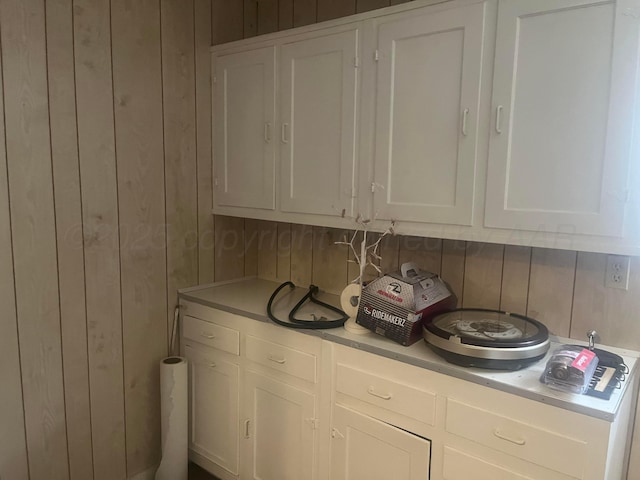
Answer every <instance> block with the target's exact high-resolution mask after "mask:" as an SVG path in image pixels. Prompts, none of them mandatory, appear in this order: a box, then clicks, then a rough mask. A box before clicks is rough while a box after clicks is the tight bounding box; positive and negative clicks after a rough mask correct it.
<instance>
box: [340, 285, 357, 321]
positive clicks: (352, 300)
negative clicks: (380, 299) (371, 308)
mask: <svg viewBox="0 0 640 480" xmlns="http://www.w3.org/2000/svg"><path fill="white" fill-rule="evenodd" d="M360 291H361V289H360V285H358V284H357V283H350V284H349V285H347V286H346V287H345V289H344V290H342V293H341V294H340V306H341V307H342V310H343V311H344V313H346V314H347V315H349V316H350V317H356V316H357V315H358V304H359V303H360Z"/></svg>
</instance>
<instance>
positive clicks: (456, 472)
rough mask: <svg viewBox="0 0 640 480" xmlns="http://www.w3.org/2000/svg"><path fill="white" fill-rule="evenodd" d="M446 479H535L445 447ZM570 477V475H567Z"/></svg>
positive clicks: (444, 469) (444, 473) (444, 472)
mask: <svg viewBox="0 0 640 480" xmlns="http://www.w3.org/2000/svg"><path fill="white" fill-rule="evenodd" d="M442 478H443V479H444V480H469V479H470V478H473V480H497V479H500V480H533V478H532V477H530V476H524V475H521V474H519V473H516V472H514V471H512V470H508V469H506V468H503V467H501V466H498V465H494V464H493V463H489V462H486V461H484V460H481V459H479V458H477V457H473V456H471V455H467V454H466V453H463V452H460V451H458V450H455V449H453V448H449V447H445V448H444V464H443V473H442ZM567 478H568V477H567Z"/></svg>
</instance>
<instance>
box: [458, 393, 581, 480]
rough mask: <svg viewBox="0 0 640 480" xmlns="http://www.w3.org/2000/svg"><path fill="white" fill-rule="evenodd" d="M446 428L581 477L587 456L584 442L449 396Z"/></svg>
mask: <svg viewBox="0 0 640 480" xmlns="http://www.w3.org/2000/svg"><path fill="white" fill-rule="evenodd" d="M446 430H447V431H448V432H450V433H452V434H454V435H458V436H460V437H463V438H466V439H468V440H472V441H474V442H478V443H480V444H482V445H485V446H487V447H490V448H494V449H496V450H499V451H501V452H504V453H507V454H509V455H513V456H515V457H518V458H521V459H523V460H527V461H530V462H533V463H535V464H537V465H541V466H543V467H546V468H550V469H552V470H555V471H557V472H561V473H564V474H566V475H570V476H572V477H576V478H582V475H583V471H584V464H585V461H586V459H587V444H586V442H584V441H581V440H577V439H575V438H570V437H567V436H564V435H562V434H560V433H557V432H553V431H550V430H545V429H542V428H539V427H534V426H532V425H529V424H527V423H523V422H521V421H518V420H515V419H512V418H508V417H503V416H501V415H497V414H495V413H492V412H489V411H487V410H482V409H480V408H476V407H472V406H469V405H466V404H464V403H461V402H458V401H456V400H452V399H449V400H448V401H447V415H446Z"/></svg>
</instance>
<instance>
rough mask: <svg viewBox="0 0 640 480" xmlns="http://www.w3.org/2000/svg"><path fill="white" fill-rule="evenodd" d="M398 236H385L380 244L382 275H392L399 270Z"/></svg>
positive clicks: (399, 239) (400, 238) (400, 239)
mask: <svg viewBox="0 0 640 480" xmlns="http://www.w3.org/2000/svg"><path fill="white" fill-rule="evenodd" d="M401 242H402V237H401V236H400V235H386V236H385V237H384V238H383V239H382V242H380V250H379V253H380V256H381V257H382V258H381V260H380V269H381V270H382V274H383V275H384V274H387V273H393V272H395V271H398V270H399V269H400V243H401Z"/></svg>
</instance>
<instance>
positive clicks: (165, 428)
mask: <svg viewBox="0 0 640 480" xmlns="http://www.w3.org/2000/svg"><path fill="white" fill-rule="evenodd" d="M188 379H189V372H188V369H187V359H186V358H182V357H167V358H165V359H164V360H162V362H161V363H160V394H161V401H160V410H161V421H162V461H161V462H160V467H159V468H158V471H157V472H156V480H187V477H188V469H189V465H188V464H189V444H188V435H189V434H188V432H189V414H188V405H189V402H188Z"/></svg>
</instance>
